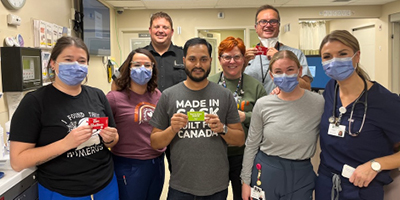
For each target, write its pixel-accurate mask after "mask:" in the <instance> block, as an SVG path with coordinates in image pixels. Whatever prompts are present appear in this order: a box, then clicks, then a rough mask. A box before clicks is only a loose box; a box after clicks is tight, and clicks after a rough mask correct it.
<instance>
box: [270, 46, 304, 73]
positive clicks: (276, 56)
mask: <svg viewBox="0 0 400 200" xmlns="http://www.w3.org/2000/svg"><path fill="white" fill-rule="evenodd" d="M284 58H287V59H289V60H292V61H293V62H295V63H296V65H297V67H298V68H300V67H301V65H300V62H299V59H298V58H297V56H296V55H295V54H294V53H293V52H291V51H289V50H284V51H278V52H277V53H275V54H274V56H272V58H271V61H270V62H269V71H270V72H272V67H273V65H274V63H275V62H276V61H277V60H280V59H284Z"/></svg>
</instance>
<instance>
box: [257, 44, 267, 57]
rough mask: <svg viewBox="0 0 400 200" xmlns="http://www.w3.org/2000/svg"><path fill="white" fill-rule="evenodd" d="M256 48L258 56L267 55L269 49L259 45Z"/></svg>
mask: <svg viewBox="0 0 400 200" xmlns="http://www.w3.org/2000/svg"><path fill="white" fill-rule="evenodd" d="M256 48H257V53H256V55H267V52H268V48H266V47H263V46H259V45H257V46H256Z"/></svg>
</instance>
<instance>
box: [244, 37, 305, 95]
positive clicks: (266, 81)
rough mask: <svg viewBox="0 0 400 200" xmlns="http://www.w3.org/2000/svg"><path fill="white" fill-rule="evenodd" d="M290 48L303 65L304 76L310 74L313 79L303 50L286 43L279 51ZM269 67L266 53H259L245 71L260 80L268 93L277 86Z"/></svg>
mask: <svg viewBox="0 0 400 200" xmlns="http://www.w3.org/2000/svg"><path fill="white" fill-rule="evenodd" d="M283 50H289V51H292V52H293V53H294V54H295V55H296V56H297V58H298V59H299V62H300V65H301V66H303V72H302V75H301V76H302V77H303V76H308V77H309V78H310V80H311V81H312V79H313V78H312V75H311V72H310V69H308V64H307V59H306V56H304V54H303V52H302V51H300V50H299V49H295V48H292V47H289V46H286V45H280V47H279V51H283ZM261 64H262V66H263V71H262V72H263V73H261V67H260V66H261ZM268 68H269V60H268V58H267V56H265V55H257V56H256V57H255V58H254V59H253V60H250V61H249V64H248V66H247V67H246V68H245V70H244V73H245V74H248V75H250V76H252V77H253V78H255V79H257V80H258V81H260V82H261V83H262V84H263V85H264V88H265V90H266V91H267V94H269V93H271V91H272V90H273V89H274V88H275V87H276V85H275V84H274V81H272V79H271V76H270V75H269V73H268Z"/></svg>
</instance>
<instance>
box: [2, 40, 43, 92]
mask: <svg viewBox="0 0 400 200" xmlns="http://www.w3.org/2000/svg"><path fill="white" fill-rule="evenodd" d="M0 51H1V76H2V83H3V92H22V91H27V90H33V89H37V88H40V87H41V86H42V60H41V55H42V51H41V49H37V48H27V47H1V48H0Z"/></svg>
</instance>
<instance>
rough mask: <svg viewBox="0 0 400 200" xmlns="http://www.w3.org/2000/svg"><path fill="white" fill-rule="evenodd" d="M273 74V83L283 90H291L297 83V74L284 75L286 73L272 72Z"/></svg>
mask: <svg viewBox="0 0 400 200" xmlns="http://www.w3.org/2000/svg"><path fill="white" fill-rule="evenodd" d="M272 75H273V76H274V83H275V85H276V86H278V88H279V89H281V90H282V91H284V92H291V91H293V90H294V88H296V86H297V85H298V84H299V81H298V80H297V78H298V77H297V76H298V74H292V75H286V74H272Z"/></svg>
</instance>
